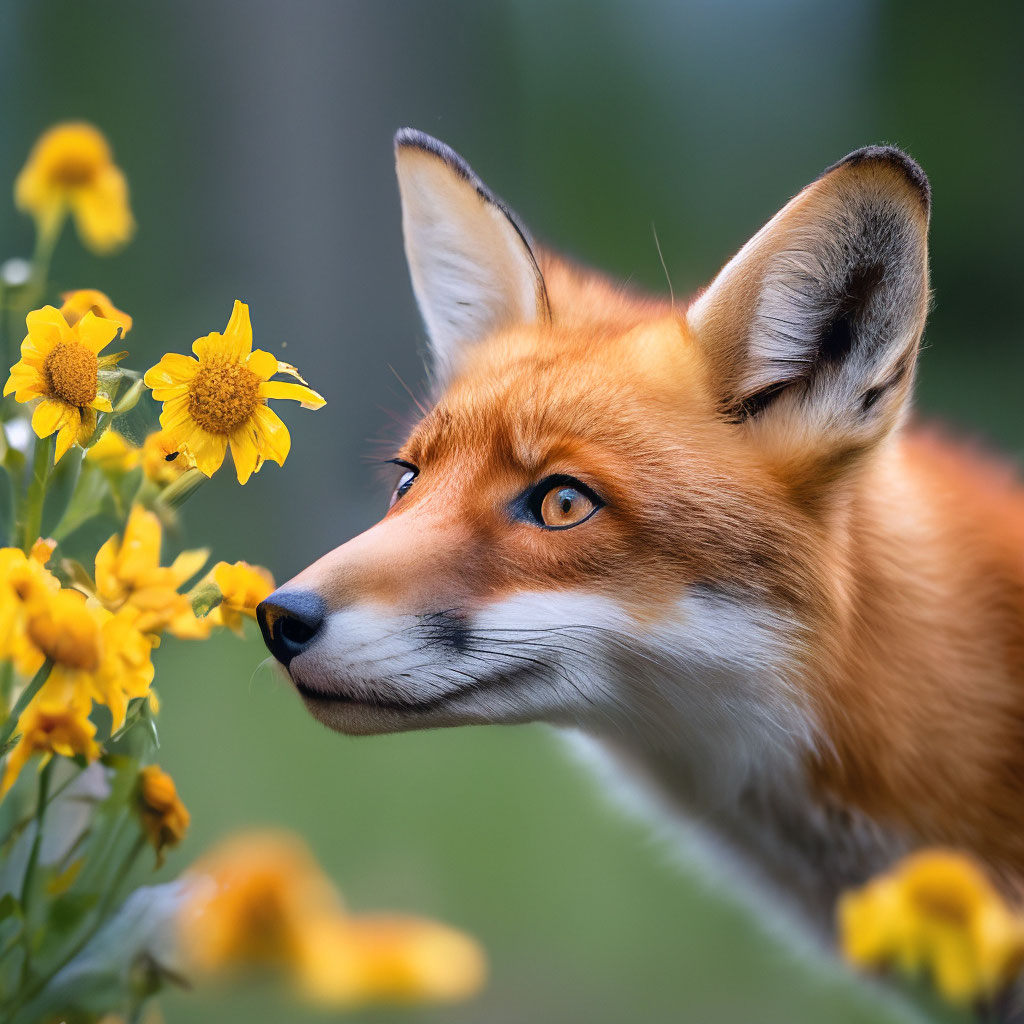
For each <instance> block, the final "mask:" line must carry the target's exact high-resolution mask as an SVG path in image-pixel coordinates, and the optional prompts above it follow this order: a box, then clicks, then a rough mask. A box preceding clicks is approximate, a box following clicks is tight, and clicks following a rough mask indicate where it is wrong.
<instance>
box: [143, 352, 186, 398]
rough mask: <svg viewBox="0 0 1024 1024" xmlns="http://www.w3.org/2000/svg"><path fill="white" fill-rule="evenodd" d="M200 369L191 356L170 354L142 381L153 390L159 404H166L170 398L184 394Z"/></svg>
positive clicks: (147, 372)
mask: <svg viewBox="0 0 1024 1024" xmlns="http://www.w3.org/2000/svg"><path fill="white" fill-rule="evenodd" d="M198 369H199V362H198V360H196V359H193V358H192V357H191V356H183V355H179V354H178V353H177V352H168V353H167V355H165V356H164V357H163V359H161V360H160V362H159V363H157V364H156V366H154V367H151V368H150V369H149V370H147V371H146V375H145V376H144V377H143V378H142V380H143V383H145V385H146V387H147V388H151V389H152V391H153V397H154V398H155V399H156V400H157V401H158V402H166V401H167V399H168V398H174V397H176V396H177V395H181V394H184V392H185V389H186V388H187V387H188V383H189V381H191V380H192V378H193V377H195V375H196V371H197V370H198Z"/></svg>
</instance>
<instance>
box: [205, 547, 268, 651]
mask: <svg viewBox="0 0 1024 1024" xmlns="http://www.w3.org/2000/svg"><path fill="white" fill-rule="evenodd" d="M210 576H211V577H212V579H213V582H214V583H216V584H217V587H218V589H219V590H220V592H221V603H220V604H219V605H217V607H216V608H214V609H213V611H212V612H210V614H209V619H210V621H211V622H213V623H214V624H215V625H218V626H227V627H228V628H229V629H232V630H234V631H235V632H236V633H238V634H241V633H242V616H243V615H244V616H246V617H248V618H250V619H255V618H256V605H258V604H259V603H260V601H262V600H263V599H264V598H265V597H268V596H269V595H270V594H271V593H273V590H274V577H273V576H271V575H270V573H269V572H268V571H267V570H266V569H264V568H262V567H261V566H258V565H250V564H249V563H248V562H235V564H234V565H231V564H229V563H228V562H218V563H217V564H216V565H215V566H214V567H213V570H212V571H211V573H210Z"/></svg>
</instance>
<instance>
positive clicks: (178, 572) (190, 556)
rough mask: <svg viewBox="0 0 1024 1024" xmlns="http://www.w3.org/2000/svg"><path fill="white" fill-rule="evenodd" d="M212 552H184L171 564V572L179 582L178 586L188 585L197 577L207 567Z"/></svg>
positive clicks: (205, 549)
mask: <svg viewBox="0 0 1024 1024" xmlns="http://www.w3.org/2000/svg"><path fill="white" fill-rule="evenodd" d="M209 557H210V552H209V550H208V549H207V548H197V549H196V550H194V551H182V553H181V554H180V555H178V557H177V558H176V559H175V560H174V561H173V562H172V563H171V565H170V572H171V573H172V574H173V576H174V578H175V579H176V580H177V581H178V586H180V585H181V584H182V583H187V582H188V581H189V580H190V579H192V577H193V576H195V575H197V574H198V573H199V572H200V571H201V570H202V568H203V566H204V565H206V561H207V559H208V558H209Z"/></svg>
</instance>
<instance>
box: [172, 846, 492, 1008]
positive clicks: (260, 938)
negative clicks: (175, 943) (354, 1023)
mask: <svg viewBox="0 0 1024 1024" xmlns="http://www.w3.org/2000/svg"><path fill="white" fill-rule="evenodd" d="M190 874H191V875H192V876H193V877H196V878H197V879H202V878H204V879H206V881H207V883H208V884H207V885H196V886H195V887H194V889H193V892H194V894H195V895H194V896H193V899H192V902H191V903H190V904H189V905H188V906H187V907H186V910H185V912H184V914H183V916H182V919H181V928H182V946H183V948H184V949H185V950H187V951H188V954H189V955H190V957H191V959H192V963H193V966H194V968H195V970H197V971H198V972H199V973H206V974H209V973H218V972H224V971H228V970H233V969H235V970H237V969H239V968H254V967H255V968H268V967H269V968H278V969H283V970H285V971H286V972H288V973H290V974H291V975H292V977H293V978H294V979H295V981H296V982H297V984H298V986H299V990H300V991H301V992H302V994H303V995H305V996H306V998H308V999H310V1000H312V1001H315V1002H318V1003H322V1004H326V1005H331V1006H339V1007H349V1006H352V1005H355V1004H359V1003H366V1002H375V1001H376V1002H380V1001H387V1002H406V1003H407V1002H422V1001H434V1000H445V1001H449V1000H457V999H465V998H468V997H469V996H471V995H473V994H474V993H475V992H477V991H478V990H479V989H480V987H481V986H482V984H483V982H484V976H485V973H486V968H485V962H484V957H483V953H482V952H481V950H480V948H479V946H478V945H477V944H476V943H475V942H474V941H473V940H472V939H471V938H469V937H468V936H466V935H464V934H462V933H461V932H458V931H455V930H454V929H452V928H449V927H447V926H445V925H442V924H437V923H435V922H433V921H427V920H422V919H418V918H411V917H391V916H383V915H381V916H375V915H367V916H351V915H348V914H346V913H345V912H344V909H343V907H342V904H341V900H340V898H339V896H338V893H337V891H336V890H335V888H334V887H333V885H332V884H331V883H330V881H329V880H328V879H327V878H326V876H325V875H324V874H323V871H322V870H321V869H320V867H319V866H318V865H317V864H316V862H315V861H314V860H313V858H312V856H311V855H310V853H309V851H308V850H307V849H306V847H305V846H304V844H303V843H302V842H301V841H300V840H299V839H297V838H296V837H294V836H291V835H288V834H282V833H276V832H252V833H243V834H240V835H237V836H235V837H233V838H231V839H228V840H226V841H225V842H223V843H222V844H220V846H218V847H216V848H215V849H213V850H212V851H210V852H209V853H208V854H207V855H206V856H204V857H203V858H201V859H200V860H199V861H198V862H197V863H196V864H195V865H194V866H193V867H192V868H191V869H190Z"/></svg>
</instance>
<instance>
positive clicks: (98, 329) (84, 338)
mask: <svg viewBox="0 0 1024 1024" xmlns="http://www.w3.org/2000/svg"><path fill="white" fill-rule="evenodd" d="M61 319H62V320H63V319H64V317H63V316H62V317H61ZM75 326H76V328H77V332H78V340H79V341H80V342H81V343H82V344H83V345H84V346H85V347H86V348H87V349H89V350H90V351H91V352H95V353H97V354H98V353H100V352H102V351H103V349H105V348H106V347H107V346H108V345H109V344H110V343H111V342H112V341H113V340H114V339H115V338H116V337H117V332H118V331H120V330H121V325H120V324H118V323H115V322H114V321H113V320H104V319H103V318H102V317H99V316H97V315H96V314H95V313H94V312H93V311H92V310H89V312H88V313H86V314H85V316H83V317H82V319H81V320H79V321H78V323H77V324H76V325H75Z"/></svg>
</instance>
